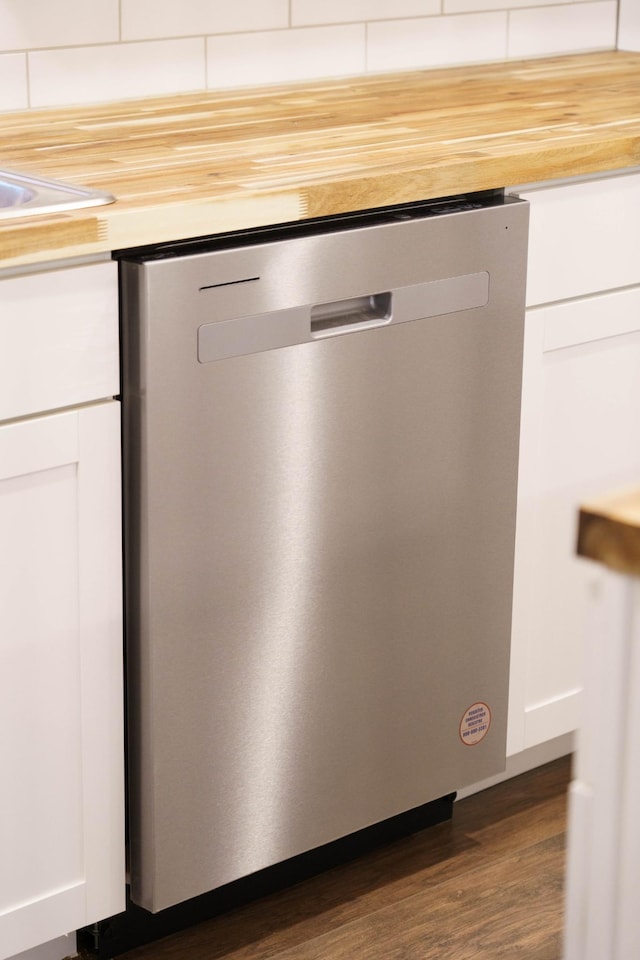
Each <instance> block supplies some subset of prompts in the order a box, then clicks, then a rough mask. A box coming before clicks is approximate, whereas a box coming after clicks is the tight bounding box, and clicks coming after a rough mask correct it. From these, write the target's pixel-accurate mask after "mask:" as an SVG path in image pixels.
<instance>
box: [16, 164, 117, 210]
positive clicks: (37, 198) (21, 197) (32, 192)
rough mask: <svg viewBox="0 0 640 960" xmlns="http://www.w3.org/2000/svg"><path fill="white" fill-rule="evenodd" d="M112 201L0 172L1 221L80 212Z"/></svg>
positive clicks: (79, 189) (23, 175)
mask: <svg viewBox="0 0 640 960" xmlns="http://www.w3.org/2000/svg"><path fill="white" fill-rule="evenodd" d="M115 200H116V198H115V197H114V196H113V194H111V193H107V192H106V191H103V190H93V189H91V188H89V187H81V186H78V185H76V184H71V183H65V182H63V181H61V180H52V179H50V178H47V177H38V176H35V175H31V174H26V173H22V172H19V171H16V170H9V169H7V168H0V220H14V219H17V218H21V217H27V216H36V215H38V214H40V215H43V214H47V213H58V212H60V213H62V212H65V211H69V210H82V209H85V208H86V207H95V206H101V205H104V204H108V203H114V202H115Z"/></svg>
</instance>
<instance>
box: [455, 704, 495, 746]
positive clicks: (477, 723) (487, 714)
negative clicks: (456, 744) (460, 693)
mask: <svg viewBox="0 0 640 960" xmlns="http://www.w3.org/2000/svg"><path fill="white" fill-rule="evenodd" d="M490 726H491V710H490V709H489V707H488V706H487V704H486V703H483V702H482V701H479V702H478V703H472V704H471V706H470V707H469V708H468V709H467V710H465V712H464V713H463V715H462V720H461V721H460V739H461V740H462V742H463V743H464V744H465V745H466V746H467V747H475V745H476V743H480V741H481V740H484V738H485V737H486V735H487V734H488V733H489V727H490Z"/></svg>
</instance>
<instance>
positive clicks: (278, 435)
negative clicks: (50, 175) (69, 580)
mask: <svg viewBox="0 0 640 960" xmlns="http://www.w3.org/2000/svg"><path fill="white" fill-rule="evenodd" d="M525 212H526V208H525V209H523V207H522V206H520V205H512V206H505V207H504V208H499V209H498V210H495V209H494V210H488V211H478V212H477V216H476V223H478V221H481V220H482V217H483V216H485V215H486V214H493V222H492V223H489V225H487V224H486V223H484V222H481V223H478V226H477V227H476V229H475V233H474V227H473V215H468V214H465V215H463V216H460V215H458V217H457V223H458V227H457V228H456V229H457V231H458V232H459V233H460V238H461V239H460V243H461V247H462V248H463V250H466V249H467V248H469V250H470V251H471V246H473V250H472V251H471V252H470V253H469V254H468V255H466V256H465V255H464V253H462V254H460V251H458V255H456V247H455V244H454V243H453V240H454V239H455V236H453V235H452V237H451V238H450V239H449V240H448V248H449V249H448V251H447V250H445V251H444V253H443V250H442V247H441V246H439V247H438V249H437V250H435V248H434V247H433V246H432V247H430V246H429V245H430V244H432V245H433V244H437V241H438V230H437V226H438V224H437V221H438V220H440V221H441V222H442V221H443V220H447V221H450V220H451V219H454V218H451V217H449V218H433V220H430V221H427V222H426V226H425V224H424V223H423V225H422V232H423V234H424V236H422V237H421V236H420V230H417V229H415V228H416V226H418V227H419V226H420V225H419V224H418V225H416V224H415V223H412V224H411V226H412V227H414V240H412V242H411V243H410V244H409V245H408V246H407V247H406V250H405V255H406V258H407V259H408V260H410V261H411V263H410V264H407V263H404V264H403V265H402V267H401V269H400V270H399V272H400V274H401V275H402V277H403V278H404V279H405V280H406V281H407V282H408V284H409V285H410V284H411V283H418V282H419V278H420V277H422V279H423V280H424V281H425V282H435V281H438V280H442V279H449V278H451V277H459V276H466V275H484V276H488V278H489V284H488V286H487V284H486V283H485V285H484V288H483V289H484V290H485V292H484V294H482V293H481V294H480V295H478V296H479V297H480V300H479V302H481V303H483V302H484V301H486V298H487V289H488V290H489V291H490V294H489V295H488V302H484V305H481V306H477V307H472V308H469V309H462V310H457V311H455V312H447V313H442V314H438V315H436V316H428V317H426V318H419V319H415V320H407V321H405V322H402V321H401V316H402V312H401V311H402V303H403V302H405V303H411V304H414V305H415V302H416V299H415V297H414V296H408V297H407V296H406V291H405V300H404V301H403V300H402V292H403V291H402V290H400V289H399V288H398V287H397V285H395V284H394V283H393V282H392V281H393V276H392V270H391V267H390V265H389V263H388V262H387V261H385V263H383V264H381V265H380V266H379V265H378V264H377V263H376V259H375V256H372V257H371V259H370V261H368V267H366V269H365V267H364V266H363V265H362V263H361V261H362V260H363V258H364V255H365V253H366V237H358V241H357V244H356V243H355V241H354V239H353V238H351V249H353V250H354V251H356V253H357V259H358V263H359V267H358V270H357V271H356V272H358V273H359V278H358V282H357V284H353V285H350V284H349V283H347V282H346V281H341V282H339V283H336V284H335V287H336V291H335V292H336V293H337V296H336V297H335V299H336V300H342V299H347V296H346V295H347V294H348V296H349V297H352V298H357V297H362V296H365V297H366V296H367V295H368V294H375V293H380V292H381V291H385V292H390V303H391V313H392V314H393V310H394V291H398V295H397V296H396V297H395V306H396V310H397V314H396V317H395V319H396V321H398V322H388V323H387V322H384V323H383V324H382V325H374V326H372V327H371V329H360V330H359V331H358V332H353V333H350V332H349V333H343V334H339V335H335V336H333V335H330V336H326V337H323V338H321V339H312V338H309V339H307V340H306V341H302V342H297V343H294V344H293V345H290V346H284V347H278V348H275V349H269V348H268V338H267V339H265V337H264V336H263V335H262V333H261V334H260V336H259V337H258V343H259V344H260V347H259V350H260V352H243V353H242V355H239V356H238V355H236V356H231V357H230V358H228V359H223V360H211V361H210V362H199V360H198V342H199V335H200V334H199V332H200V331H201V328H202V327H203V325H204V324H211V323H214V324H215V323H216V317H218V318H219V321H218V322H227V321H232V320H233V319H234V317H233V314H234V313H235V316H237V317H246V316H257V314H256V312H255V298H256V297H257V296H258V291H259V283H260V281H258V280H250V281H249V282H248V283H246V284H244V285H243V284H240V283H239V284H237V286H235V289H231V284H232V281H233V278H236V279H237V278H238V277H243V276H244V278H245V279H246V278H247V277H254V276H255V277H263V276H265V275H268V271H269V270H270V264H271V263H273V262H274V261H275V262H277V267H274V269H276V271H280V272H282V274H283V276H289V275H290V273H291V272H292V271H293V272H295V271H294V266H295V263H297V262H298V261H299V257H298V259H296V244H298V243H300V241H283V242H281V243H280V244H277V245H276V244H274V247H275V246H278V248H279V249H278V250H277V251H274V254H277V256H274V255H272V257H271V260H269V259H267V260H265V259H263V257H264V253H263V251H262V248H260V249H258V248H255V250H254V248H251V249H250V250H246V249H243V250H242V251H239V252H238V251H224V252H223V253H213V254H211V255H210V257H211V260H212V261H213V260H214V258H215V257H216V256H217V257H222V258H223V259H226V260H229V261H230V260H231V259H232V258H233V254H234V253H239V254H240V255H241V260H242V263H241V265H240V269H239V271H236V272H235V273H234V272H233V269H232V267H231V266H230V265H229V264H227V263H225V265H224V271H223V274H222V275H223V277H225V278H226V277H229V276H230V277H231V278H232V280H228V279H223V281H222V282H223V283H224V286H220V287H207V289H206V290H202V289H200V288H201V287H203V286H206V285H205V284H203V283H202V274H203V273H204V274H206V275H207V277H208V278H210V277H211V276H212V275H213V276H214V279H215V278H218V277H219V276H220V275H221V274H219V273H216V270H217V267H216V264H215V262H213V263H212V264H210V265H209V266H207V265H206V264H205V263H204V262H203V259H204V258H201V259H200V261H199V262H198V263H195V264H191V267H190V269H191V270H192V272H193V271H195V272H196V273H197V272H198V271H199V272H200V276H198V277H196V278H195V286H194V277H191V278H190V279H189V290H190V291H191V292H190V293H189V295H188V296H187V291H185V288H184V287H183V286H181V285H180V284H178V283H177V281H176V279H175V276H174V275H173V274H172V271H174V272H175V270H176V268H177V266H178V265H179V264H178V263H177V262H174V261H171V263H170V264H168V263H166V262H151V263H145V264H125V265H124V269H125V281H124V290H125V296H126V298H128V302H129V303H130V304H133V305H134V306H135V311H136V314H137V317H138V319H137V320H136V322H135V323H134V322H133V321H131V323H130V326H128V327H127V324H128V323H129V320H128V318H126V317H125V327H126V329H125V396H126V397H127V400H126V411H125V418H126V420H125V433H126V436H127V438H128V439H127V441H126V447H125V461H126V464H127V497H126V503H127V507H126V509H127V539H128V544H127V556H128V564H127V568H128V574H127V581H128V613H127V618H128V658H129V710H130V756H131V771H130V775H131V803H130V805H131V861H132V895H133V898H134V900H135V901H136V902H138V903H140V904H141V905H143V906H145V907H147V908H148V909H151V910H153V911H156V910H158V909H161V908H163V907H166V906H169V905H171V904H174V903H176V902H179V901H181V900H184V899H186V898H188V897H192V896H195V895H197V894H199V893H202V892H204V891H206V890H210V889H213V888H215V887H217V886H219V885H221V884H224V883H227V882H229V881H231V880H233V879H236V878H238V877H242V876H246V875H247V874H250V873H252V872H254V871H256V870H259V869H261V868H263V867H266V866H269V865H271V864H274V863H277V862H279V861H282V860H284V859H286V858H288V857H291V856H293V855H295V854H297V853H300V852H303V851H306V850H309V849H312V848H314V847H316V846H319V845H321V844H323V843H326V842H328V841H331V840H333V839H335V838H338V837H341V836H344V835H346V834H349V833H351V832H353V831H355V830H358V829H360V828H362V827H364V826H367V825H370V824H372V823H376V822H378V821H381V820H384V819H386V818H388V817H391V816H393V815H395V814H397V813H400V812H403V811H406V810H408V809H411V808H413V807H416V806H418V805H421V804H423V803H425V802H427V801H429V800H431V799H434V798H436V797H439V796H442V795H443V794H445V793H448V792H450V791H452V790H455V789H457V788H459V787H461V786H462V785H464V784H467V783H471V782H474V781H477V780H479V779H481V778H483V777H485V776H488V775H489V774H491V773H494V772H497V771H499V770H500V769H503V767H504V760H505V737H506V712H507V682H508V659H509V636H510V624H511V584H512V573H513V542H514V518H515V498H516V473H517V450H518V429H519V398H520V375H521V350H522V317H523V293H524V289H523V283H522V280H523V277H524V258H523V255H522V250H521V247H522V240H523V237H524V236H525V235H526V216H525ZM505 222H506V224H507V226H508V229H509V231H510V235H509V239H508V240H507V239H506V238H505V233H506V232H507V230H506V229H505ZM447 226H448V228H449V227H450V225H449V224H448V225H447ZM393 227H394V230H395V233H394V234H392V235H390V236H389V237H388V238H387V245H389V244H391V247H390V249H392V248H393V237H394V236H395V237H396V239H397V240H398V242H402V236H403V234H402V232H400V233H398V229H400V230H402V227H400V228H399V225H397V224H394V225H393ZM455 232H456V231H454V234H455ZM469 233H471V234H472V241H475V244H471V246H470V244H469ZM487 233H489V234H491V235H492V239H493V242H492V245H491V247H489V246H488V245H487V244H486V243H485V244H484V249H481V250H480V251H479V252H478V238H479V237H484V238H485V239H486V235H487ZM514 234H515V238H514ZM307 239H308V238H307ZM322 239H323V240H325V241H327V240H329V239H330V238H328V237H326V236H325V237H324V238H322ZM347 239H348V234H340V235H339V243H340V244H342V246H343V247H344V250H343V251H341V252H340V258H343V257H344V256H347V255H348V251H349V249H350V248H349V245H348V244H347V242H346V241H347ZM383 239H384V238H383ZM514 239H519V240H520V246H519V247H518V245H517V244H516V243H515V242H514ZM418 241H420V243H421V246H420V247H419V248H416V243H417V242H418ZM380 242H381V241H380V238H379V239H378V243H380ZM286 244H288V245H289V249H288V250H287V249H286ZM325 249H328V248H326V247H325ZM432 249H433V250H434V256H433V257H431V256H430V253H431V250H432ZM525 249H526V242H525ZM377 255H379V254H377ZM252 256H253V260H252V259H251V257H252ZM287 257H289V258H290V262H289V265H287V262H288V261H287ZM447 258H448V259H447ZM194 259H196V260H197V259H198V258H197V257H196V258H194ZM303 259H304V261H305V262H307V263H308V262H309V260H310V256H309V255H308V253H307V254H306V255H305V257H304V258H303ZM430 262H431V266H430V267H429V263H430ZM425 263H426V264H427V265H426V266H425ZM434 264H435V265H434ZM334 266H335V270H336V271H337V269H338V267H337V265H336V264H334ZM163 267H165V268H167V267H169V268H170V269H168V270H167V269H164V270H163V269H162V268H163ZM378 267H379V268H378ZM205 268H206V269H205ZM247 269H248V272H247ZM324 269H325V272H326V275H327V277H330V275H331V270H330V269H329V270H327V268H326V266H325V267H324ZM367 270H368V273H367ZM430 270H431V273H430V272H429V271H430ZM364 274H366V276H364ZM514 275H515V276H516V279H518V278H519V279H520V281H521V282H520V283H519V284H516V287H517V289H515V292H514V284H513V282H512V281H513V278H514ZM380 281H384V282H383V283H382V286H380ZM216 282H217V279H216ZM233 283H234V284H235V281H233ZM305 283H306V291H307V293H306V296H307V299H306V301H305V303H303V304H300V300H299V298H298V299H297V302H296V301H295V300H294V302H291V301H292V296H291V294H289V299H288V300H287V298H285V297H283V295H282V293H281V292H278V294H277V297H275V299H274V298H273V297H272V298H271V301H270V297H269V295H268V294H267V295H265V298H264V302H265V307H266V310H267V312H268V311H269V310H293V311H294V313H296V316H297V317H298V313H299V312H300V311H302V314H304V315H305V316H306V313H307V312H308V313H309V315H310V314H311V309H312V306H313V304H316V303H319V302H325V303H326V302H328V301H331V300H332V299H334V298H333V297H332V296H331V294H332V290H331V289H330V288H329V287H327V286H326V281H324V280H323V281H322V283H320V282H318V281H317V280H316V281H314V280H313V279H307V280H306V281H305ZM227 284H228V285H227ZM323 284H325V286H324V287H323ZM303 286H304V285H303ZM476 286H477V283H476ZM273 287H274V289H276V287H277V284H275V285H273ZM241 288H242V289H241ZM249 288H250V289H249ZM289 289H290V290H291V289H292V287H291V285H289ZM194 290H196V291H197V292H196V295H194ZM216 290H217V291H218V293H219V297H218V306H217V307H216ZM310 291H311V292H313V299H312V300H309V299H308V297H309V292H310ZM327 294H328V295H327ZM474 296H476V294H474ZM243 298H244V301H243ZM194 301H195V302H194ZM205 301H206V302H205ZM382 302H383V303H384V304H386V303H387V301H386V300H384V301H382ZM357 307H358V309H360V307H359V305H357ZM131 309H132V310H133V307H132V308H131ZM364 309H365V314H366V309H367V308H366V305H365V308H364ZM412 309H415V306H414V307H412ZM438 309H440V308H438ZM382 312H384V311H382ZM427 312H428V311H427ZM418 313H420V310H419V309H418ZM230 314H231V315H230ZM264 319H265V323H267V322H268V319H269V318H268V317H267V316H265V318H264ZM376 319H380V317H376ZM383 319H384V318H383ZM298 320H299V317H298ZM296 322H297V321H296ZM304 324H306V320H305V321H304V322H303V326H304ZM305 329H306V328H305ZM200 342H201V341H200ZM243 343H244V341H243ZM265 343H266V344H267V346H266V347H265ZM243 351H244V347H243ZM232 352H233V351H232ZM476 704H480V707H479V708H476V709H479V710H480V711H481V713H482V716H483V718H485V719H486V720H487V722H489V720H490V726H489V728H488V732H486V736H479V737H478V742H476V743H475V744H474V745H470V744H471V743H473V740H471V741H468V740H467V741H465V740H464V735H466V734H465V733H464V731H465V729H467V730H468V729H469V727H470V725H472V723H473V720H472V718H473V714H471V715H469V714H468V713H467V711H468V710H469V708H470V707H472V706H473V705H476ZM483 711H484V712H483Z"/></svg>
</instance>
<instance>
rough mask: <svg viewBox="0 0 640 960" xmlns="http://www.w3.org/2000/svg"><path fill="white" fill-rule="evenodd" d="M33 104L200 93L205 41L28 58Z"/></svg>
mask: <svg viewBox="0 0 640 960" xmlns="http://www.w3.org/2000/svg"><path fill="white" fill-rule="evenodd" d="M29 80H30V89H31V105H32V106H34V107H48V106H52V105H54V104H71V103H94V102H98V101H105V100H121V99H126V98H127V97H144V96H154V95H160V94H164V93H179V92H185V91H188V90H201V89H203V87H204V85H205V56H204V40H203V39H202V38H195V39H188V40H155V41H148V42H147V43H120V44H109V45H108V46H96V47H78V48H71V49H65V50H41V51H36V52H34V53H30V54H29Z"/></svg>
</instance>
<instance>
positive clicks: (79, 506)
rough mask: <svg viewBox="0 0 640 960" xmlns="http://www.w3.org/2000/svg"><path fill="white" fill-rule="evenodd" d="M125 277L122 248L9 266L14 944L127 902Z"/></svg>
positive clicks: (8, 732) (0, 538)
mask: <svg viewBox="0 0 640 960" xmlns="http://www.w3.org/2000/svg"><path fill="white" fill-rule="evenodd" d="M87 285H88V286H87ZM45 286H48V289H49V291H50V296H49V297H43V296H42V290H43V289H44V287H45ZM89 288H91V295H89V293H88V289H89ZM116 289H117V285H116V275H115V265H114V264H111V263H106V264H98V265H90V266H83V267H77V268H73V269H67V270H64V271H53V272H47V273H42V274H39V275H33V276H25V277H11V278H8V279H1V280H0V305H1V311H2V314H1V320H0V357H1V358H2V360H1V362H2V364H3V365H4V367H5V368H6V371H8V374H9V376H12V375H13V374H14V373H15V371H16V370H17V371H18V373H17V374H15V378H14V380H15V385H14V386H12V387H11V389H8V388H6V383H5V385H3V386H2V387H0V411H1V412H2V416H7V413H8V414H9V416H11V417H12V419H11V420H5V422H3V423H0V731H1V735H0V769H2V781H3V788H2V791H1V792H0V850H2V856H1V858H0V957H2V958H4V957H8V956H12V955H13V954H15V953H18V952H20V951H23V950H26V949H28V948H30V947H33V946H35V945H37V944H40V943H43V942H45V941H48V940H52V939H53V938H55V937H58V936H60V935H63V934H67V933H69V932H70V931H74V930H75V929H76V928H78V927H80V926H84V925H86V924H88V923H91V922H93V921H95V920H97V919H99V918H101V917H104V916H109V915H111V914H114V913H117V912H119V911H120V910H122V909H123V907H124V890H125V885H124V826H123V821H124V787H123V695H122V614H121V606H122V595H121V594H122V589H121V520H120V516H121V510H120V454H119V451H120V415H119V407H120V405H119V403H117V402H116V401H114V400H113V399H105V398H107V397H109V396H111V397H113V396H114V395H115V394H117V392H118V364H117V333H118V331H117V304H116ZM76 294H77V299H76V298H75V297H74V295H76ZM18 302H19V306H17V305H16V304H17V303H18ZM80 303H82V304H83V306H82V308H81V309H79V304H80ZM11 318H12V319H13V324H12V323H11ZM70 334H71V335H70ZM60 336H64V337H65V338H66V345H67V350H68V352H69V354H72V355H73V354H75V360H74V359H73V357H70V356H69V355H65V354H64V350H63V346H62V343H61V342H59V337H60ZM94 350H95V352H96V354H97V356H96V357H95V362H94V363H93V366H92V362H91V357H92V354H93V352H94ZM109 358H110V359H109ZM74 363H77V365H78V366H79V367H80V366H81V367H82V375H81V376H80V377H76V376H75V374H74V370H73V365H74ZM16 397H18V399H19V400H20V407H19V408H18V407H17V406H16ZM69 398H72V400H71V401H70V402H73V403H74V404H76V406H75V407H69V406H67V403H68V402H69ZM96 401H99V402H96ZM54 406H55V407H62V406H64V407H65V409H63V410H60V411H57V412H55V413H46V412H40V411H46V408H47V407H54ZM22 414H25V415H22Z"/></svg>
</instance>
